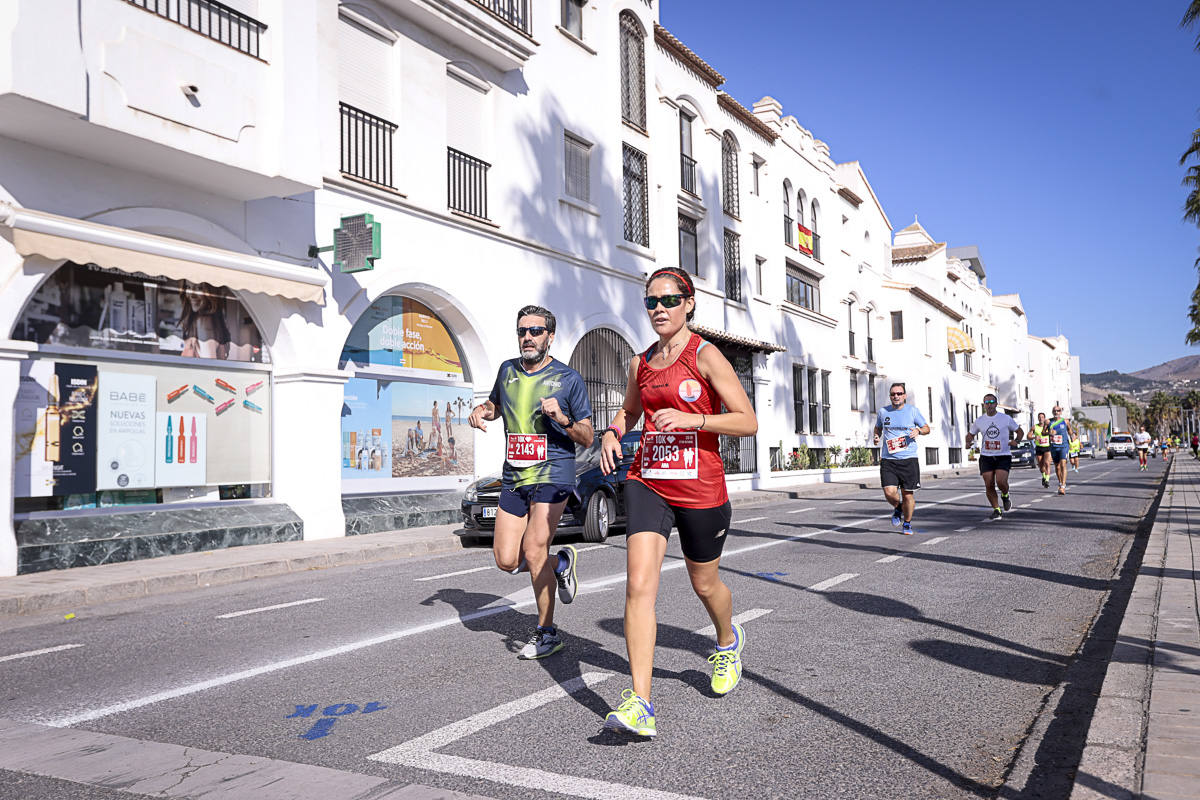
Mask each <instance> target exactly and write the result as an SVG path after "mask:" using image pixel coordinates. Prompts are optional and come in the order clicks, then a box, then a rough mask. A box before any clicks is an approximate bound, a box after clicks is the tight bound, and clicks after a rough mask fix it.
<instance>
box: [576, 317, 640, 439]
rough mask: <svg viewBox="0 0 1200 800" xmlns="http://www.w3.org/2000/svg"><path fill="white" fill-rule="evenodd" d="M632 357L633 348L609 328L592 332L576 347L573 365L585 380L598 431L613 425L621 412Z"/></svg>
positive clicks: (594, 423) (593, 419)
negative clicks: (614, 419)
mask: <svg viewBox="0 0 1200 800" xmlns="http://www.w3.org/2000/svg"><path fill="white" fill-rule="evenodd" d="M631 358H633V348H632V347H630V346H629V343H628V342H626V341H625V339H624V337H622V336H621V334H619V333H617V332H616V331H614V330H609V329H608V328H596V329H594V330H590V331H588V332H587V333H585V334H584V335H583V338H582V339H580V340H579V344H577V345H575V352H573V353H572V354H571V362H570V366H571V369H573V370H575V371H576V372H578V373H579V374H580V375H581V376H582V377H583V384H584V386H586V387H587V393H588V400H589V401H590V402H591V404H592V425H593V427H595V428H596V429H597V430H603V429H604V428H605V427H606V426H607V425H609V424H610V423H611V422H612V421H613V417H615V416H616V415H617V412H618V411H619V410H620V409H621V404H622V403H623V402H624V400H625V384H626V382H627V380H628V376H629V360H630V359H631Z"/></svg>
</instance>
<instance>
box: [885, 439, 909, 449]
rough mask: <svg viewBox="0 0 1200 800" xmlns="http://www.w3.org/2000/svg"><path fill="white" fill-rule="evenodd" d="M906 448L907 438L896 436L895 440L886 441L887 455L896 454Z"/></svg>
mask: <svg viewBox="0 0 1200 800" xmlns="http://www.w3.org/2000/svg"><path fill="white" fill-rule="evenodd" d="M906 447H908V437H907V436H897V437H896V438H895V439H888V440H887V449H888V452H889V453H898V452H900V451H901V450H903V449H904V448H906Z"/></svg>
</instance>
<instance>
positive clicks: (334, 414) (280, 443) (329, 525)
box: [271, 369, 351, 540]
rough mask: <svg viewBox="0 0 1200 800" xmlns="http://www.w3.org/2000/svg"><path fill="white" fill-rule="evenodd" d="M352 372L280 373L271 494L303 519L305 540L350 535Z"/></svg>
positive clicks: (314, 371) (276, 389) (276, 379)
mask: <svg viewBox="0 0 1200 800" xmlns="http://www.w3.org/2000/svg"><path fill="white" fill-rule="evenodd" d="M350 377H351V375H350V373H348V372H343V371H341V370H335V369H306V370H302V371H289V372H282V373H276V374H275V381H274V385H275V397H274V409H275V419H274V420H273V422H274V426H273V427H274V430H273V431H272V438H273V440H274V448H275V462H274V475H273V476H272V481H271V494H272V496H274V497H275V499H277V500H280V501H282V502H284V503H287V504H288V506H289V507H291V509H292V511H294V512H296V514H297V515H298V516H299V517H300V518H301V519H302V520H303V521H304V538H305V540H309V539H332V538H335V537H338V536H345V535H346V518H345V515H344V514H343V513H342V449H341V445H342V427H341V420H342V403H343V398H342V395H343V389H344V386H345V383H346V381H347V380H348V379H349V378H350Z"/></svg>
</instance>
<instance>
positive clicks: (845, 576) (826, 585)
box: [808, 572, 858, 592]
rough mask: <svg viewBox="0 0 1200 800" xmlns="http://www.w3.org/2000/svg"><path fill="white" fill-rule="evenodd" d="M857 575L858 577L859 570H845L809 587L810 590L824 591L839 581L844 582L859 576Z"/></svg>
mask: <svg viewBox="0 0 1200 800" xmlns="http://www.w3.org/2000/svg"><path fill="white" fill-rule="evenodd" d="M857 577H858V573H857V572H843V573H842V574H841V575H838V576H836V577H833V578H830V579H829V580H826V581H821V582H820V583H814V584H813V585H812V586H810V587H808V590H809V591H810V592H823V591H825V590H826V589H829V588H831V587H833V586H837V585H838V584H839V583H843V582H845V581H848V580H850V579H851V578H857Z"/></svg>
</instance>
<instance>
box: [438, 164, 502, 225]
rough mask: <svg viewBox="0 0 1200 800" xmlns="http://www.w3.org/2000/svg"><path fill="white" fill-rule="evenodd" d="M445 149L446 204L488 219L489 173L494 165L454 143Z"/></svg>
mask: <svg viewBox="0 0 1200 800" xmlns="http://www.w3.org/2000/svg"><path fill="white" fill-rule="evenodd" d="M446 152H447V158H446V183H447V187H446V196H447V205H448V206H449V207H450V209H451V210H452V211H458V212H459V213H462V214H466V215H468V216H471V217H475V218H477V219H484V220H486V219H488V202H487V201H488V190H487V188H488V187H487V175H488V170H489V169H491V166H492V165H491V164H489V163H487V162H486V161H483V160H481V159H478V158H476V157H475V156H472V155H468V154H467V153H463V152H461V151H459V150H455V149H454V148H453V147H448V148H446Z"/></svg>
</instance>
